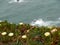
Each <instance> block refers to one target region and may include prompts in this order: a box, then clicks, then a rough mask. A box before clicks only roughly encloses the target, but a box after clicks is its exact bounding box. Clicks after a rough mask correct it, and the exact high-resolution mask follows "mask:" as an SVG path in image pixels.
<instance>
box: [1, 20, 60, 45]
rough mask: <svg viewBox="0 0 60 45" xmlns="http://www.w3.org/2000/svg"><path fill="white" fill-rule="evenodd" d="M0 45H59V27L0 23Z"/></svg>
mask: <svg viewBox="0 0 60 45" xmlns="http://www.w3.org/2000/svg"><path fill="white" fill-rule="evenodd" d="M0 45H60V27H54V26H53V27H44V26H41V27H38V26H31V25H29V24H23V23H19V24H11V23H9V22H7V21H6V20H5V21H2V22H0Z"/></svg>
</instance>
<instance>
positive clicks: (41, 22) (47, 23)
mask: <svg viewBox="0 0 60 45" xmlns="http://www.w3.org/2000/svg"><path fill="white" fill-rule="evenodd" d="M59 23H60V21H59V20H57V21H44V20H43V19H38V20H35V21H32V22H31V23H30V24H31V25H32V26H35V25H37V26H51V25H57V24H59Z"/></svg>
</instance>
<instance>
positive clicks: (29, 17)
mask: <svg viewBox="0 0 60 45" xmlns="http://www.w3.org/2000/svg"><path fill="white" fill-rule="evenodd" d="M11 1H12V2H11ZM0 20H8V21H10V22H13V23H19V22H24V23H31V24H34V25H35V24H38V25H41V24H42V25H51V24H54V25H60V0H23V1H21V2H14V0H0Z"/></svg>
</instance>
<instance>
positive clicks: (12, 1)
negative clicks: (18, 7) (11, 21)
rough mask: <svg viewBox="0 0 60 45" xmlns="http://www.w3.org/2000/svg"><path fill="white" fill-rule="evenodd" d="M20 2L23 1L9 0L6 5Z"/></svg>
mask: <svg viewBox="0 0 60 45" xmlns="http://www.w3.org/2000/svg"><path fill="white" fill-rule="evenodd" d="M21 2H24V0H19V1H17V0H11V1H9V2H8V3H21Z"/></svg>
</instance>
